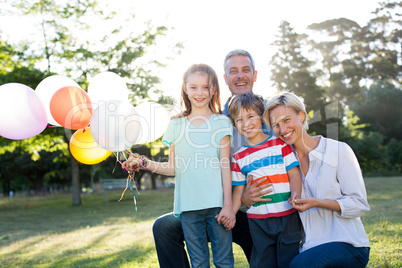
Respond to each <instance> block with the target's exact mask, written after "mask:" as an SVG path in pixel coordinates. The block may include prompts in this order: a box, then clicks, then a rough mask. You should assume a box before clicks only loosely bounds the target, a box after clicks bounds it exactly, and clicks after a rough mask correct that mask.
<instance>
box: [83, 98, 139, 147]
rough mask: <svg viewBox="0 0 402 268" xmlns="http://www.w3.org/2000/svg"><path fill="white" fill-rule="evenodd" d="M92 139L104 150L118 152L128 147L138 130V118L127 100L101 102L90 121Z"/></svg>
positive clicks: (135, 138) (132, 142) (135, 137)
mask: <svg viewBox="0 0 402 268" xmlns="http://www.w3.org/2000/svg"><path fill="white" fill-rule="evenodd" d="M90 125H91V132H92V136H93V137H94V140H95V141H96V142H97V143H98V144H99V145H100V146H101V147H103V148H105V149H106V150H109V151H112V152H119V151H123V150H126V149H128V148H130V147H131V146H132V145H133V144H134V142H135V141H136V140H137V138H138V135H139V132H140V127H141V125H140V119H139V117H138V114H137V112H136V110H135V109H134V107H133V106H132V105H131V104H130V103H129V102H128V101H122V100H110V101H107V102H104V103H101V104H100V105H99V106H98V107H97V108H96V109H95V111H94V113H93V114H92V118H91V121H90Z"/></svg>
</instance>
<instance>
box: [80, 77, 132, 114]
mask: <svg viewBox="0 0 402 268" xmlns="http://www.w3.org/2000/svg"><path fill="white" fill-rule="evenodd" d="M128 93H129V91H128V89H127V85H126V82H125V81H124V79H123V78H121V77H120V76H119V75H118V74H115V73H112V72H103V73H99V74H97V75H95V76H94V77H93V78H92V79H91V80H90V81H89V85H88V95H89V96H90V98H91V100H92V102H93V104H94V107H97V105H99V104H100V103H101V102H106V101H109V100H122V101H127V100H128Z"/></svg>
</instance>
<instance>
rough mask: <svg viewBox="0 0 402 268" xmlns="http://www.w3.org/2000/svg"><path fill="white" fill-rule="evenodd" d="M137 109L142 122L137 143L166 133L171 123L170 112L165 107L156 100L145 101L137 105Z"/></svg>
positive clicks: (145, 141) (146, 141) (155, 138)
mask: <svg viewBox="0 0 402 268" xmlns="http://www.w3.org/2000/svg"><path fill="white" fill-rule="evenodd" d="M135 110H136V111H137V112H138V114H139V116H140V124H141V128H140V130H141V131H140V134H139V137H138V139H137V141H136V142H135V143H136V144H143V143H148V142H152V141H154V140H157V139H158V138H159V137H160V136H162V135H163V134H164V133H165V131H166V128H167V126H168V124H169V114H168V112H167V111H166V109H165V107H163V106H162V105H160V104H159V103H156V102H145V103H141V104H139V105H137V106H136V107H135Z"/></svg>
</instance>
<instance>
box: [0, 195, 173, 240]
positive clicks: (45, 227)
mask: <svg viewBox="0 0 402 268" xmlns="http://www.w3.org/2000/svg"><path fill="white" fill-rule="evenodd" d="M120 195H121V192H112V193H109V194H108V198H109V201H108V202H104V200H103V195H102V194H95V193H94V194H90V195H82V205H81V206H72V205H71V196H70V195H61V196H45V197H33V198H29V197H21V198H14V199H7V200H5V199H0V214H1V220H0V238H1V239H0V247H2V246H5V245H9V244H10V243H12V242H14V241H18V240H21V239H28V238H30V237H35V236H41V235H52V234H60V233H68V232H72V231H75V230H79V229H83V228H88V227H96V226H101V225H105V224H110V223H116V222H120V221H124V222H132V223H134V222H142V221H148V220H151V221H153V220H155V219H156V218H157V217H159V216H160V215H162V214H164V213H167V212H169V211H171V210H172V206H173V191H172V190H171V189H168V190H161V191H142V192H140V195H139V196H138V198H137V207H138V211H135V207H134V204H133V196H132V194H131V192H126V194H125V196H124V199H123V200H122V201H121V202H117V201H118V200H119V198H120ZM35 241H36V239H35ZM37 242H38V241H36V242H32V243H31V242H30V244H35V243H37ZM24 247H29V245H28V246H27V245H26V246H24Z"/></svg>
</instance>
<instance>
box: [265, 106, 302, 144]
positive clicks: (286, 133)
mask: <svg viewBox="0 0 402 268" xmlns="http://www.w3.org/2000/svg"><path fill="white" fill-rule="evenodd" d="M269 119H270V121H271V128H272V130H273V131H274V132H275V134H276V136H278V138H280V139H281V140H283V141H284V142H286V143H287V144H289V145H292V144H294V143H295V142H297V141H298V140H299V139H300V138H301V135H302V133H303V122H304V120H305V114H304V113H303V112H299V113H297V112H296V111H295V110H294V109H292V108H287V107H286V106H282V105H281V106H277V107H275V108H274V109H272V110H271V111H270V112H269Z"/></svg>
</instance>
